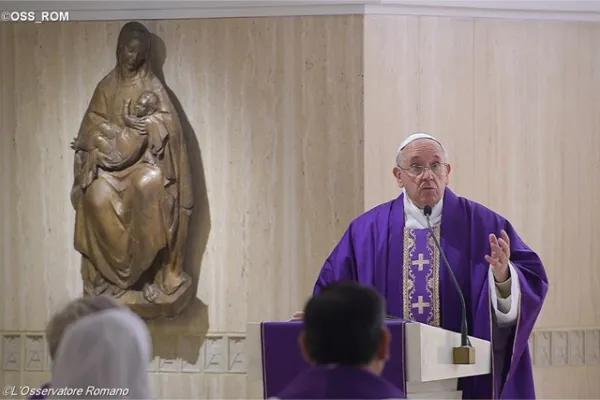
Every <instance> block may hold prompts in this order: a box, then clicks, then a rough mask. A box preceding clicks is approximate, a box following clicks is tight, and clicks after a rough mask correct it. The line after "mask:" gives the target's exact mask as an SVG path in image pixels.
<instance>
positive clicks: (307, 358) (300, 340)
mask: <svg viewBox="0 0 600 400" xmlns="http://www.w3.org/2000/svg"><path fill="white" fill-rule="evenodd" d="M298 346H300V351H301V352H302V358H304V361H306V362H307V363H309V364H311V365H312V364H314V363H313V361H312V360H311V359H310V355H309V353H308V346H307V345H306V335H305V334H304V331H302V332H300V335H299V336H298Z"/></svg>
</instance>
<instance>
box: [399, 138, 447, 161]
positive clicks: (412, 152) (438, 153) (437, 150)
mask: <svg viewBox="0 0 600 400" xmlns="http://www.w3.org/2000/svg"><path fill="white" fill-rule="evenodd" d="M402 152H403V153H404V158H405V159H407V160H409V161H410V160H411V159H425V160H426V161H428V160H442V159H443V158H444V153H445V151H444V148H443V147H442V145H441V144H440V143H439V142H437V141H436V140H433V139H427V138H423V139H417V140H415V141H414V142H411V143H409V144H407V145H406V147H404V148H403V149H402Z"/></svg>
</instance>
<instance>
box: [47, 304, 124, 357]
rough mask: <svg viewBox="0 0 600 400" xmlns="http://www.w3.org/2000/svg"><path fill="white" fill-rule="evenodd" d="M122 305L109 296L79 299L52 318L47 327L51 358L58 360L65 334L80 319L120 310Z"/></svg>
mask: <svg viewBox="0 0 600 400" xmlns="http://www.w3.org/2000/svg"><path fill="white" fill-rule="evenodd" d="M120 307H122V305H121V304H120V303H119V302H118V301H117V300H115V299H113V298H112V297H108V296H83V297H79V298H77V299H75V300H73V301H71V302H70V303H69V304H67V305H66V306H65V307H64V308H63V309H62V310H60V311H59V312H57V313H56V314H54V315H53V316H52V318H51V319H50V322H48V325H47V326H46V340H47V342H48V351H49V353H50V358H51V359H52V360H54V359H55V358H56V351H57V349H58V345H59V344H60V341H61V338H62V336H63V334H64V332H65V331H66V330H67V328H68V327H69V326H71V324H73V323H74V322H75V321H78V320H79V319H81V318H83V317H86V316H88V315H90V314H94V313H96V312H99V311H104V310H109V309H113V308H120Z"/></svg>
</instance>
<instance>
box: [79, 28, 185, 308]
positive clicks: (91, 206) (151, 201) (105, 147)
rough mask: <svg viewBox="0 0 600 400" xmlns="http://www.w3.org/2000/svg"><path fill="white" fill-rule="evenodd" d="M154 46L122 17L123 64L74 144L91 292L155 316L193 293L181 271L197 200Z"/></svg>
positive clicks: (103, 85)
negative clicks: (157, 70) (154, 61)
mask: <svg viewBox="0 0 600 400" xmlns="http://www.w3.org/2000/svg"><path fill="white" fill-rule="evenodd" d="M150 51H151V36H150V33H149V31H148V30H147V29H146V27H144V26H143V25H142V24H140V23H137V22H129V23H127V24H125V25H124V26H123V28H122V29H121V32H120V34H119V37H118V41H117V49H116V56H117V57H116V58H117V59H116V65H115V67H114V68H113V69H112V70H111V71H110V72H109V73H108V75H106V76H105V77H104V78H102V80H100V82H99V83H98V84H97V86H96V89H95V90H94V94H93V95H92V98H91V100H90V103H89V106H88V109H87V110H86V112H85V115H84V117H83V121H82V123H81V127H80V129H79V133H78V135H77V137H76V138H75V139H74V140H73V142H72V143H71V148H72V149H73V150H74V151H75V161H74V175H75V179H74V182H73V187H72V190H71V202H72V205H73V207H74V209H75V215H76V217H75V249H76V250H77V251H78V252H79V253H80V254H81V255H82V264H81V273H82V279H83V286H84V294H85V295H101V294H104V295H110V296H112V297H115V298H118V299H121V300H122V301H123V302H124V303H125V304H127V305H129V306H130V307H131V308H132V309H133V310H134V311H135V312H137V313H138V314H140V315H141V316H142V317H144V318H157V317H173V316H175V315H177V314H179V313H180V312H181V311H182V310H183V309H184V308H185V307H186V306H187V305H188V304H189V303H190V301H191V300H193V298H194V297H195V296H194V293H193V285H192V282H191V278H190V276H189V275H188V274H187V273H186V272H185V271H184V269H183V263H184V259H185V246H186V239H187V235H188V227H189V220H190V216H191V214H192V211H193V208H194V199H193V194H192V184H191V174H190V165H189V161H188V154H187V150H186V145H185V139H184V136H183V132H182V126H181V122H180V117H179V115H178V114H177V111H176V110H175V108H174V106H173V103H172V101H171V99H170V98H169V95H168V93H167V90H166V88H165V87H164V85H163V83H162V82H161V81H160V80H159V79H158V78H157V76H156V75H155V73H154V71H153V70H152V67H151V59H150V54H151V52H150Z"/></svg>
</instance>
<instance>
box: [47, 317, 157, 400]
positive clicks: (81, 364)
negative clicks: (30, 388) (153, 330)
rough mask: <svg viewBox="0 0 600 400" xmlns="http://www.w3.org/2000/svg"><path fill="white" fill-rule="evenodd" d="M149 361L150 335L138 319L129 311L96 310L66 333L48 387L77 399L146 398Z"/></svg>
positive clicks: (150, 395) (57, 353)
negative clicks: (62, 389)
mask: <svg viewBox="0 0 600 400" xmlns="http://www.w3.org/2000/svg"><path fill="white" fill-rule="evenodd" d="M151 357H152V343H151V340H150V333H149V332H148V328H147V327H146V324H145V323H144V321H142V319H140V317H138V316H137V315H136V314H135V313H133V312H132V311H130V310H129V309H128V308H119V309H113V310H106V311H101V312H98V313H95V314H92V315H89V316H87V317H84V318H82V319H80V320H79V321H77V322H75V323H74V324H72V325H71V326H70V327H69V328H68V329H67V330H66V332H65V333H64V337H63V339H62V340H61V343H60V345H59V347H58V351H57V352H56V360H55V362H54V365H53V368H52V382H51V385H50V386H51V387H52V388H57V389H58V388H69V390H72V391H75V392H76V393H70V394H69V395H71V396H72V397H76V398H84V399H107V398H119V399H150V398H152V394H151V391H150V382H149V379H148V364H149V363H150V360H151ZM59 397H64V396H59Z"/></svg>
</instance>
